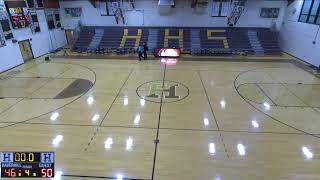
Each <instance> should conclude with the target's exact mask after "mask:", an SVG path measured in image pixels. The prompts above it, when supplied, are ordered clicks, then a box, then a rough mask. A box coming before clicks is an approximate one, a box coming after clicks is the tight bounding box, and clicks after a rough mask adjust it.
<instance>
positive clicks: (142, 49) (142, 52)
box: [138, 44, 145, 61]
mask: <svg viewBox="0 0 320 180" xmlns="http://www.w3.org/2000/svg"><path fill="white" fill-rule="evenodd" d="M144 51H145V50H144V46H143V45H142V44H140V45H139V47H138V54H139V61H141V58H144V57H143V56H142V54H144Z"/></svg>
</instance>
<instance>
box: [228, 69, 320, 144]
mask: <svg viewBox="0 0 320 180" xmlns="http://www.w3.org/2000/svg"><path fill="white" fill-rule="evenodd" d="M267 68H268V67H265V68H256V69H251V70H248V71H244V72H241V73H239V74H238V75H237V76H236V78H235V80H234V82H233V87H234V89H235V90H236V91H237V93H238V94H239V96H240V97H241V98H242V99H243V100H244V101H245V102H247V104H249V105H250V106H251V107H253V108H254V109H256V110H257V111H259V112H260V113H262V114H264V115H266V116H268V117H270V118H271V119H273V120H274V121H276V122H278V123H280V124H283V125H285V126H287V127H289V128H292V129H294V130H297V131H300V132H302V133H305V134H307V135H310V136H312V137H315V138H320V137H319V136H316V135H314V134H311V133H308V132H306V131H303V130H301V129H298V128H296V127H294V126H291V125H289V124H286V123H284V122H282V121H280V120H278V119H276V118H274V117H272V116H270V115H269V114H267V113H265V112H263V111H261V110H260V109H259V108H256V107H255V106H254V105H252V104H251V103H250V101H247V100H246V99H245V98H244V97H243V96H242V94H241V93H240V92H239V91H238V89H237V86H236V81H237V80H238V78H239V77H240V76H241V75H243V74H245V73H248V72H250V71H255V70H258V69H267Z"/></svg>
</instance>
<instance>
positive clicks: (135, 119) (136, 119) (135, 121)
mask: <svg viewBox="0 0 320 180" xmlns="http://www.w3.org/2000/svg"><path fill="white" fill-rule="evenodd" d="M139 122H140V114H137V115H136V117H135V118H134V125H139Z"/></svg>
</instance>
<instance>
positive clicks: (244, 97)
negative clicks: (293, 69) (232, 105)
mask: <svg viewBox="0 0 320 180" xmlns="http://www.w3.org/2000/svg"><path fill="white" fill-rule="evenodd" d="M247 84H256V83H243V84H239V85H238V87H237V88H236V91H239V89H240V87H242V86H245V85H247ZM258 84H261V83H258ZM264 84H266V83H264ZM268 84H279V85H281V84H280V83H268ZM293 85H295V84H293ZM309 85H311V84H309ZM238 93H240V92H238ZM240 94H241V93H240ZM242 98H243V99H245V100H248V101H251V102H253V103H256V104H263V102H258V101H255V100H253V99H250V98H248V97H246V96H243V97H242ZM270 106H272V107H284V108H291V107H293V108H320V107H318V106H292V105H290V106H289V105H286V106H284V105H272V104H270Z"/></svg>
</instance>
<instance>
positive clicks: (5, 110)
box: [0, 98, 24, 115]
mask: <svg viewBox="0 0 320 180" xmlns="http://www.w3.org/2000/svg"><path fill="white" fill-rule="evenodd" d="M22 100H24V98H21V99H20V100H18V101H17V102H15V103H13V104H12V105H11V106H9V107H7V108H6V109H4V110H3V111H1V112H0V115H1V114H3V113H5V112H7V111H8V110H9V109H11V108H13V107H14V106H15V105H17V104H18V103H20V102H21V101H22Z"/></svg>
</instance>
